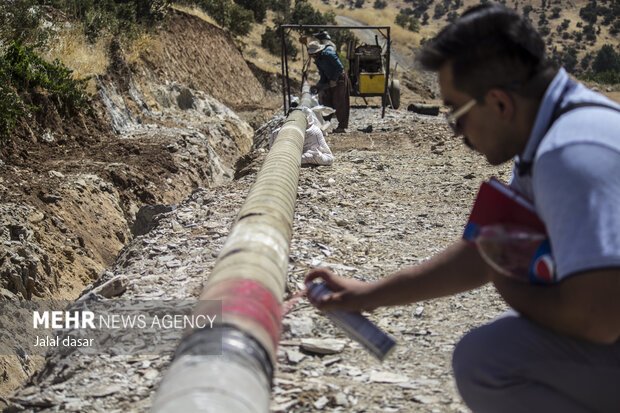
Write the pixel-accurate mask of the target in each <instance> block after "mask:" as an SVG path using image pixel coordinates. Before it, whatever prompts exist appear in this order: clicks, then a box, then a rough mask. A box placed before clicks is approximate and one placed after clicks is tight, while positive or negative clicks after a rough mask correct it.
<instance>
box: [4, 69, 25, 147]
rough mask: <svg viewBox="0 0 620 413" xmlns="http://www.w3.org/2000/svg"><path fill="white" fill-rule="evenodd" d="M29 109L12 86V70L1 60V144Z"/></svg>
mask: <svg viewBox="0 0 620 413" xmlns="http://www.w3.org/2000/svg"><path fill="white" fill-rule="evenodd" d="M26 113H27V108H26V106H25V105H24V102H22V100H21V99H20V98H19V96H18V95H17V93H16V92H15V89H14V88H13V87H12V86H11V70H10V68H9V65H8V64H7V62H6V60H5V59H4V58H0V144H2V142H4V141H6V140H7V139H8V137H9V136H10V135H11V133H12V132H13V128H14V127H15V124H16V123H17V121H18V119H20V118H21V117H23V116H25V115H26Z"/></svg>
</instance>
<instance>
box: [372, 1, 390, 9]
mask: <svg viewBox="0 0 620 413" xmlns="http://www.w3.org/2000/svg"><path fill="white" fill-rule="evenodd" d="M372 7H374V8H375V9H385V8H386V7H387V2H386V1H385V0H375V4H373V5H372Z"/></svg>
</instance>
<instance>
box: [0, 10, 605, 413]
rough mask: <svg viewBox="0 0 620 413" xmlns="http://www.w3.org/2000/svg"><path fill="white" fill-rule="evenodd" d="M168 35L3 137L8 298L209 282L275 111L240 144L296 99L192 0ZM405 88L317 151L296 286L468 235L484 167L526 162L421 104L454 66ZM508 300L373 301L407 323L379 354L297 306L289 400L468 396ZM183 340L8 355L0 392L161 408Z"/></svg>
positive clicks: (1, 231) (458, 407)
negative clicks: (155, 348) (462, 386)
mask: <svg viewBox="0 0 620 413" xmlns="http://www.w3.org/2000/svg"><path fill="white" fill-rule="evenodd" d="M179 34H182V35H179ZM206 38H208V39H209V41H208V42H204V41H203V40H204V39H206ZM152 41H153V43H152V44H150V45H149V47H148V48H146V49H145V50H143V51H142V53H140V54H139V55H138V57H134V58H133V60H128V59H125V56H126V54H125V53H123V51H122V50H120V49H118V48H117V49H114V50H111V51H110V53H111V58H112V65H111V67H110V70H109V71H108V73H107V74H106V75H105V76H101V77H99V78H98V79H97V86H98V91H97V92H98V93H97V95H98V98H97V100H96V101H95V103H94V110H93V112H91V113H89V114H85V115H83V116H81V117H77V118H75V119H69V118H65V117H64V116H61V114H59V113H53V112H51V113H46V115H45V116H44V117H42V118H41V119H36V122H34V121H33V122H31V123H29V124H26V123H24V124H23V125H21V126H20V130H19V132H20V136H19V138H20V139H15V140H14V141H13V142H11V144H9V145H5V146H2V147H0V149H1V150H0V199H1V201H0V247H1V248H0V301H3V300H11V299H15V298H20V299H23V298H26V299H34V300H40V299H49V298H63V299H69V300H74V299H76V298H77V297H79V296H81V299H80V300H81V302H82V303H89V302H94V301H97V300H101V301H104V302H107V303H116V305H119V306H122V305H123V303H125V302H126V301H125V300H129V299H134V300H153V299H177V300H184V299H189V298H193V297H196V296H197V295H198V294H199V292H200V291H201V289H202V286H203V284H204V282H205V281H206V280H207V279H208V276H209V273H210V271H211V269H212V268H213V265H214V263H215V260H216V258H217V255H218V252H219V251H220V249H221V247H222V245H223V244H224V241H225V239H226V237H227V234H228V232H229V230H230V228H231V226H232V223H233V221H234V219H235V214H236V211H238V210H239V208H240V207H241V205H242V204H243V202H244V200H245V197H246V195H247V193H248V191H249V189H250V187H251V185H252V183H253V181H254V179H255V177H256V172H257V171H258V170H259V169H260V166H261V164H262V161H263V159H264V157H265V154H266V148H265V144H266V141H267V139H266V137H267V136H268V135H269V133H270V131H271V129H273V128H275V126H276V124H277V122H275V121H272V122H270V123H268V124H267V125H266V126H264V127H262V128H260V129H259V133H258V134H257V135H256V136H254V147H253V148H252V152H251V153H250V155H249V156H245V157H244V158H243V162H237V160H238V159H239V157H241V156H242V155H244V154H245V153H246V152H247V151H248V150H250V149H251V147H252V133H253V129H256V128H258V127H259V126H260V125H262V124H263V123H264V122H265V121H267V120H269V119H270V118H271V117H272V116H273V114H274V112H275V111H276V110H277V107H278V105H279V104H280V101H281V100H280V99H281V96H280V95H279V93H278V87H279V85H280V81H279V80H278V77H277V75H276V74H274V73H270V72H265V71H263V70H261V69H259V68H258V67H257V66H256V65H252V64H250V65H248V64H246V62H245V60H244V58H243V56H242V55H241V53H239V51H238V50H237V48H236V47H235V45H234V42H233V41H232V39H231V38H230V36H229V35H228V34H226V33H224V32H223V31H221V30H219V29H216V28H214V27H213V26H211V25H209V24H206V23H205V22H203V21H201V20H199V19H197V18H194V17H191V16H189V15H185V14H183V13H180V12H179V13H176V12H175V13H174V14H173V16H172V20H171V23H170V25H169V26H167V28H166V30H163V31H162V32H161V33H159V34H158V35H157V36H156V38H154V39H153V40H152ZM401 87H402V90H401V91H402V95H401V102H402V104H401V109H399V110H387V112H386V116H385V118H384V119H381V116H380V115H381V109H380V108H377V107H367V106H365V105H364V106H354V107H353V109H352V111H351V122H350V128H349V130H348V132H347V133H345V134H331V133H330V134H329V135H328V136H327V138H326V140H327V143H328V144H329V146H330V147H331V149H332V151H333V152H334V156H335V162H334V163H333V165H331V166H321V167H306V168H303V169H302V171H301V177H300V181H299V189H298V197H297V205H296V215H295V221H294V232H293V239H292V243H291V251H290V267H289V273H288V284H287V297H292V296H294V294H295V293H296V292H298V291H299V290H300V289H301V288H302V287H303V285H302V280H303V279H304V276H305V274H306V273H307V271H308V270H309V269H310V268H313V267H317V266H320V265H329V266H331V267H332V268H333V269H334V270H335V271H337V272H338V273H340V274H344V275H347V276H351V277H356V278H359V279H363V280H373V279H378V278H381V277H384V276H386V275H388V274H390V273H391V272H394V271H396V270H398V269H400V268H402V267H404V266H408V265H415V264H417V263H420V262H422V261H423V260H425V259H427V258H428V257H430V256H432V255H433V254H435V253H436V252H438V251H440V250H441V249H442V248H443V247H445V246H446V245H448V244H449V243H451V242H452V241H453V240H456V239H458V238H459V237H460V234H461V231H462V228H463V224H464V222H465V220H466V217H467V213H468V211H469V208H470V206H471V204H472V202H473V198H474V195H475V192H476V190H477V188H478V186H479V184H480V183H481V182H482V181H483V180H485V179H486V178H488V177H490V176H492V175H495V176H497V177H499V178H500V179H503V180H504V181H506V180H508V177H509V169H508V167H507V166H504V167H488V166H486V164H485V162H484V159H483V158H481V157H480V156H479V155H476V154H475V153H473V152H471V151H469V150H467V149H466V148H465V147H464V146H463V145H462V144H461V142H460V141H459V140H458V139H456V138H454V137H452V135H451V133H450V132H449V130H448V128H447V127H446V125H445V123H444V122H443V120H442V118H441V117H431V116H423V115H418V114H414V113H412V112H408V111H407V110H406V108H407V106H408V104H409V103H412V102H425V103H429V102H431V103H437V98H438V96H439V95H438V91H437V87H436V84H435V82H434V76H432V75H429V74H423V73H417V72H409V73H408V74H405V73H403V76H402V77H401ZM614 93H617V92H614ZM35 97H36V96H35ZM37 98H41V97H40V96H39V97H37ZM616 98H617V95H616ZM378 100H379V99H374V100H373V99H370V101H371V103H376V101H378ZM352 103H353V104H354V105H359V104H362V103H363V101H362V99H359V98H354V99H352ZM235 165H236V166H235ZM143 206H146V208H145V209H143V210H142V213H140V209H141V208H142V207H143ZM285 298H286V297H285ZM3 302H4V301H3ZM110 305H111V304H110ZM505 308H506V307H505V305H504V304H503V302H502V301H501V299H500V298H499V297H498V296H497V295H496V294H495V292H494V291H493V289H492V288H490V287H485V288H481V289H479V290H476V291H471V292H468V293H464V294H460V295H458V296H455V297H449V298H442V299H436V300H429V301H425V302H421V303H416V304H412V305H410V306H403V307H398V308H388V309H378V310H376V311H375V312H374V313H373V314H370V315H369V316H370V318H372V319H373V320H374V321H375V322H377V323H378V324H379V325H380V326H381V327H382V328H384V329H385V330H386V331H388V332H389V333H391V334H392V335H393V336H394V337H395V339H396V340H397V341H398V346H397V348H396V350H395V352H394V353H393V354H392V355H391V356H390V357H389V358H388V359H386V360H385V361H384V362H383V363H379V362H377V361H376V360H375V359H374V358H373V357H372V356H371V355H369V354H368V353H366V352H365V351H364V350H363V349H362V348H361V346H359V345H358V344H357V343H355V342H352V341H351V340H349V339H348V338H347V337H346V336H345V335H344V334H343V333H342V332H340V331H339V330H337V329H336V328H335V327H334V326H333V325H332V324H331V323H330V322H329V321H328V320H327V319H326V318H325V317H323V316H322V315H321V314H320V313H318V312H317V311H316V310H314V309H313V308H312V307H311V306H310V305H309V304H308V302H307V301H305V300H301V301H299V302H298V304H297V306H295V307H294V308H293V309H292V310H291V311H290V312H289V313H287V314H286V316H285V318H284V323H283V324H284V330H283V334H282V340H281V343H280V347H279V350H278V364H277V369H276V374H275V379H274V388H273V397H272V406H271V407H272V411H274V412H284V411H293V412H306V411H307V412H309V411H319V410H324V411H343V412H389V411H399V412H400V411H406V412H409V411H411V412H444V411H445V412H453V411H467V409H466V407H465V406H464V405H463V404H462V402H461V401H460V398H459V396H458V394H457V392H456V389H455V387H454V384H453V380H452V376H451V370H450V357H451V352H452V350H453V348H454V345H455V343H456V342H457V341H458V339H459V337H461V336H462V335H463V334H464V333H465V332H466V331H467V330H469V329H471V328H473V327H475V326H477V325H480V324H482V323H484V322H485V321H487V320H490V319H492V318H494V317H496V316H497V315H498V314H500V313H501V312H502V311H504V310H505ZM5 327H6V326H5ZM1 333H2V332H0V338H2V334H1ZM5 335H6V334H5ZM173 351H174V344H172V345H170V346H168V347H166V348H165V349H164V350H162V351H161V352H160V353H158V355H156V356H148V355H142V354H140V353H139V352H138V354H133V355H101V356H93V355H83V354H78V353H77V352H66V351H59V350H57V349H52V350H50V351H49V352H48V353H47V354H46V357H45V358H42V357H28V356H25V355H24V354H23V352H21V353H19V352H18V353H19V355H16V356H12V357H8V356H3V355H0V409H2V408H5V407H6V411H50V412H51V411H75V412H83V411H89V412H90V411H100V412H120V411H126V412H143V411H148V409H149V406H150V404H151V402H152V398H153V396H154V394H155V391H156V389H157V386H158V383H159V381H160V380H161V378H162V376H163V374H164V373H165V371H166V368H167V366H168V363H169V361H170V355H171V353H172V352H173ZM25 380H27V381H26V382H25V383H24V384H23V385H21V386H19V388H18V389H17V390H16V391H15V392H14V393H13V392H12V391H13V389H15V388H16V387H17V386H18V385H19V383H23V382H24V381H25Z"/></svg>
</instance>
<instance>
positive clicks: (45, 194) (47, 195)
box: [38, 191, 62, 204]
mask: <svg viewBox="0 0 620 413" xmlns="http://www.w3.org/2000/svg"><path fill="white" fill-rule="evenodd" d="M38 196H39V199H40V200H41V201H43V202H45V203H46V204H55V203H56V202H59V201H61V200H62V196H60V194H59V193H58V192H56V191H41V192H39V195H38Z"/></svg>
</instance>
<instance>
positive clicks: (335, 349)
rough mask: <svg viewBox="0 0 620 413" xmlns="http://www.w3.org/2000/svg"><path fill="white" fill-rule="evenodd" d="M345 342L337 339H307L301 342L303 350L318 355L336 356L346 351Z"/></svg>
mask: <svg viewBox="0 0 620 413" xmlns="http://www.w3.org/2000/svg"><path fill="white" fill-rule="evenodd" d="M345 344H346V341H345V340H339V339H336V338H306V339H303V340H302V341H301V349H302V350H305V351H307V352H309V353H316V354H336V353H341V352H342V350H344V346H345Z"/></svg>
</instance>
